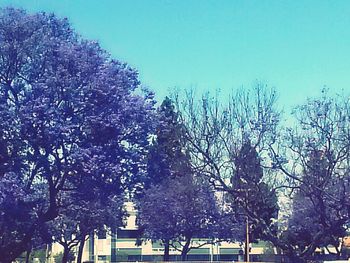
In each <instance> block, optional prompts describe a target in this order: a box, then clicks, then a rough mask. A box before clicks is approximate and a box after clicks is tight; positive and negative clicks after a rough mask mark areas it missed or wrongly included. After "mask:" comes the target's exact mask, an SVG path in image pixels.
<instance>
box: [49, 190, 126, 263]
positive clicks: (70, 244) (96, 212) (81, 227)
mask: <svg viewBox="0 0 350 263" xmlns="http://www.w3.org/2000/svg"><path fill="white" fill-rule="evenodd" d="M74 200H76V199H74ZM122 208H123V199H118V197H117V196H116V197H114V198H111V199H110V200H107V201H105V202H103V203H102V202H100V201H99V200H98V197H97V196H96V197H95V198H94V200H92V201H86V200H80V201H79V202H78V203H77V204H71V205H67V206H66V207H65V208H64V209H62V210H61V211H60V214H59V216H58V217H57V218H56V219H55V220H53V221H52V222H51V224H50V230H51V231H50V233H51V235H52V236H53V237H54V241H55V242H58V243H59V244H61V245H62V246H63V249H64V250H63V258H62V260H63V261H62V262H67V260H68V256H69V253H71V252H72V250H73V248H74V247H77V246H78V253H77V262H81V259H82V253H83V248H84V244H85V241H86V239H87V237H88V235H89V234H91V233H93V232H95V231H104V230H105V228H110V229H115V228H117V227H119V226H121V225H122V216H123V211H122Z"/></svg>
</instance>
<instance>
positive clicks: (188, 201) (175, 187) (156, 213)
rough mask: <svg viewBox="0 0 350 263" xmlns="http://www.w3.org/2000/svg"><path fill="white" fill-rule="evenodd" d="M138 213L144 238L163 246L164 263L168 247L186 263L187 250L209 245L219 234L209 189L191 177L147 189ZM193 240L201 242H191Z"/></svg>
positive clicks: (213, 202) (197, 179)
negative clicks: (176, 252)
mask: <svg viewBox="0 0 350 263" xmlns="http://www.w3.org/2000/svg"><path fill="white" fill-rule="evenodd" d="M139 209H140V210H139V225H140V226H141V228H142V229H143V230H144V232H143V233H144V237H145V238H146V239H150V240H152V241H157V240H160V241H161V242H162V243H163V244H164V246H165V256H164V260H165V261H168V260H169V254H168V253H169V247H173V248H174V249H175V250H178V251H180V252H181V258H182V260H186V257H187V254H188V252H189V251H190V250H191V249H194V248H199V247H202V246H204V245H206V244H208V243H213V242H214V239H215V238H220V236H218V235H219V234H222V232H221V233H220V232H219V228H220V227H221V226H220V225H219V223H220V222H223V221H224V220H222V221H220V220H221V219H222V217H221V213H220V209H219V207H218V203H217V199H216V197H215V195H214V192H213V190H212V188H211V187H210V186H209V185H208V184H205V183H203V180H202V179H200V178H197V177H195V176H192V175H191V174H185V175H183V176H181V177H177V178H168V179H164V180H163V182H162V183H161V184H159V185H155V186H152V187H150V188H149V189H148V190H146V194H145V195H144V197H143V198H142V199H141V204H140V208H139ZM225 222H226V223H227V222H228V221H225ZM230 227H232V224H231V225H230ZM226 229H227V228H226ZM237 237H238V236H237ZM194 238H200V239H201V241H200V242H195V241H193V239H194Z"/></svg>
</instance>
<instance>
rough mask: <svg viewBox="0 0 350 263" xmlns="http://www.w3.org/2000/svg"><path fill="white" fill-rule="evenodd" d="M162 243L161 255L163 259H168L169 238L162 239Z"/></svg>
mask: <svg viewBox="0 0 350 263" xmlns="http://www.w3.org/2000/svg"><path fill="white" fill-rule="evenodd" d="M163 243H164V255H163V261H169V258H170V244H169V240H168V239H166V240H164V241H163Z"/></svg>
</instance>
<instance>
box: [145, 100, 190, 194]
mask: <svg viewBox="0 0 350 263" xmlns="http://www.w3.org/2000/svg"><path fill="white" fill-rule="evenodd" d="M157 116H158V120H157V128H156V134H155V137H154V138H153V142H152V145H151V147H150V150H149V154H148V166H147V167H148V168H147V177H146V178H147V181H146V182H145V184H144V188H145V189H147V188H148V187H149V186H150V185H151V184H154V185H155V184H159V183H160V182H161V181H162V180H163V179H165V178H169V177H172V178H173V177H176V176H182V175H183V174H186V173H188V171H189V169H190V164H189V159H188V156H187V155H186V148H185V144H186V142H185V140H184V137H183V127H182V124H181V123H180V122H179V117H178V113H177V112H176V111H175V106H174V104H173V102H172V101H171V99H169V98H168V97H166V98H165V99H164V100H163V102H162V104H161V105H160V107H159V108H158V111H157Z"/></svg>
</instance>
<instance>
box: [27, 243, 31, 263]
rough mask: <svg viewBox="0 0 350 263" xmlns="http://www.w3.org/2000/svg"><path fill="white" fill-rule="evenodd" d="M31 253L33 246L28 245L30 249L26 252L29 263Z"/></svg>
mask: <svg viewBox="0 0 350 263" xmlns="http://www.w3.org/2000/svg"><path fill="white" fill-rule="evenodd" d="M31 253H32V248H31V246H28V249H27V252H26V263H29V260H30V254H31Z"/></svg>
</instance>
